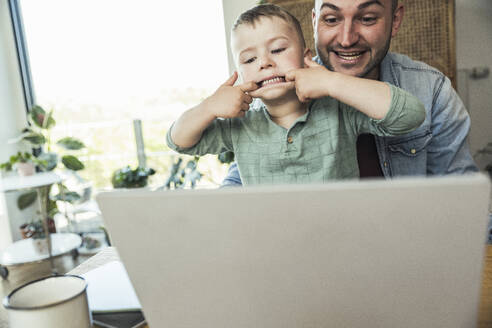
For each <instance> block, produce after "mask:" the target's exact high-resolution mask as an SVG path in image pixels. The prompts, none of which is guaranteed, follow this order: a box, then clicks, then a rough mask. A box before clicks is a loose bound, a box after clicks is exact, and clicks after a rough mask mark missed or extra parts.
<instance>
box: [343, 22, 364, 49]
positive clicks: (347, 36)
mask: <svg viewBox="0 0 492 328" xmlns="http://www.w3.org/2000/svg"><path fill="white" fill-rule="evenodd" d="M338 41H339V43H340V45H341V46H342V47H344V48H349V47H351V46H353V45H354V44H356V43H357V42H358V41H359V32H358V31H357V28H356V26H354V23H353V22H352V21H350V20H346V21H345V22H344V23H343V24H342V25H341V31H340V33H339V40H338Z"/></svg>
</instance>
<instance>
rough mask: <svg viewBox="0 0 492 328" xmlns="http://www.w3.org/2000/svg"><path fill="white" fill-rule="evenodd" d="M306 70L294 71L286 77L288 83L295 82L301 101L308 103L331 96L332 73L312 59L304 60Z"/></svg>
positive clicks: (306, 58)
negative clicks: (329, 85)
mask: <svg viewBox="0 0 492 328" xmlns="http://www.w3.org/2000/svg"><path fill="white" fill-rule="evenodd" d="M304 65H305V66H304V68H299V69H294V70H292V71H289V72H287V74H286V75H285V80H286V81H293V82H295V87H296V94H297V97H298V98H299V100H300V101H302V102H307V101H310V100H312V99H318V98H322V97H326V96H329V95H330V94H329V88H328V83H327V82H328V80H329V79H330V74H333V72H330V71H329V70H327V69H326V68H324V67H323V66H321V65H318V63H316V62H314V61H313V60H312V59H311V58H308V57H305V58H304Z"/></svg>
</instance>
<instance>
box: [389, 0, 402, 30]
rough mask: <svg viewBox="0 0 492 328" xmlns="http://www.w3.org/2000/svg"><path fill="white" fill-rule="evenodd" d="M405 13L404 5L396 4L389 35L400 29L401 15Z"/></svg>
mask: <svg viewBox="0 0 492 328" xmlns="http://www.w3.org/2000/svg"><path fill="white" fill-rule="evenodd" d="M404 13H405V7H404V6H403V4H401V3H400V4H398V7H396V10H395V12H394V13H393V26H392V27H391V37H395V36H396V33H398V30H399V29H400V26H401V23H402V21H403V15H404Z"/></svg>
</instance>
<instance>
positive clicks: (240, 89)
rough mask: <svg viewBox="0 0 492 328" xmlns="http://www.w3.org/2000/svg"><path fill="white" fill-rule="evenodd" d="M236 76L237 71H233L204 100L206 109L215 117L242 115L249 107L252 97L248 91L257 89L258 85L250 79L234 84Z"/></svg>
mask: <svg viewBox="0 0 492 328" xmlns="http://www.w3.org/2000/svg"><path fill="white" fill-rule="evenodd" d="M237 77H238V75H237V72H234V74H232V76H231V77H230V78H229V79H227V81H226V82H225V83H224V84H222V85H221V86H220V87H219V88H218V89H217V91H215V93H214V94H213V95H211V96H210V97H208V98H207V99H206V100H205V101H204V103H205V105H206V108H207V110H208V111H209V112H210V113H212V114H213V115H214V116H215V117H222V118H233V117H244V115H245V114H246V111H247V110H248V109H249V104H251V102H252V101H253V98H252V97H251V96H250V95H249V94H248V92H250V91H253V90H256V89H258V85H257V84H256V83H254V82H253V81H250V82H247V83H243V84H240V85H236V86H234V83H235V82H236V80H237Z"/></svg>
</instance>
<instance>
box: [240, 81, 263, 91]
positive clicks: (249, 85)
mask: <svg viewBox="0 0 492 328" xmlns="http://www.w3.org/2000/svg"><path fill="white" fill-rule="evenodd" d="M238 87H239V89H241V91H242V92H250V91H254V90H256V89H258V84H256V83H255V82H253V81H249V82H246V83H243V84H241V85H239V86H238Z"/></svg>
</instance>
